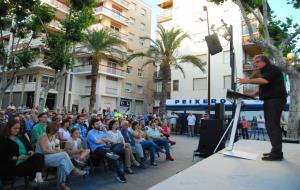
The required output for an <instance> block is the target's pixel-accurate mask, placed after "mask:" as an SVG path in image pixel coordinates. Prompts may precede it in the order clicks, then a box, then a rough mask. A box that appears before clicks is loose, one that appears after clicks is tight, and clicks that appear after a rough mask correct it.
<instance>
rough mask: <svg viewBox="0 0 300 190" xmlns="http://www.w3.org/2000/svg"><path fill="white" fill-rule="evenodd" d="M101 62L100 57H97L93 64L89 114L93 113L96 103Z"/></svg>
mask: <svg viewBox="0 0 300 190" xmlns="http://www.w3.org/2000/svg"><path fill="white" fill-rule="evenodd" d="M99 61H100V58H99V56H95V58H94V60H93V63H92V71H91V94H90V106H89V113H92V112H93V110H94V107H95V103H96V89H97V77H98V72H99Z"/></svg>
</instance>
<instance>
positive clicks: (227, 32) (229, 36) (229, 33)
mask: <svg viewBox="0 0 300 190" xmlns="http://www.w3.org/2000/svg"><path fill="white" fill-rule="evenodd" d="M221 22H222V24H223V26H222V27H221V28H220V29H222V30H223V31H222V32H220V30H219V33H222V34H221V35H222V36H223V37H224V38H225V39H226V40H228V41H229V44H230V48H229V52H230V67H231V90H233V91H236V83H235V53H234V47H233V29H232V25H230V26H227V24H226V23H225V22H224V20H223V19H222V20H221ZM234 112H235V101H234V102H233V104H232V117H233V116H234Z"/></svg>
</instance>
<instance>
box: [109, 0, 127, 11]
mask: <svg viewBox="0 0 300 190" xmlns="http://www.w3.org/2000/svg"><path fill="white" fill-rule="evenodd" d="M113 1H114V2H115V3H117V4H119V5H121V6H122V7H125V8H126V9H128V8H129V3H128V2H127V1H124V0H113Z"/></svg>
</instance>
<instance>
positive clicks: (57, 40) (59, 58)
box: [44, 33, 74, 71]
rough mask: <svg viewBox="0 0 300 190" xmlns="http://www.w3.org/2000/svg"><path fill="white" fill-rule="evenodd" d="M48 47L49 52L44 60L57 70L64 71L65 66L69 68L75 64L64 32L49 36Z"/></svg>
mask: <svg viewBox="0 0 300 190" xmlns="http://www.w3.org/2000/svg"><path fill="white" fill-rule="evenodd" d="M48 47H49V52H48V53H47V54H46V57H45V60H44V64H45V65H47V66H49V67H51V68H52V69H54V70H55V71H62V69H63V67H64V66H66V68H67V69H69V68H71V67H72V66H73V65H74V59H73V55H72V53H70V52H69V51H68V46H67V42H66V40H65V39H64V35H63V34H60V33H56V34H52V35H51V36H49V39H48Z"/></svg>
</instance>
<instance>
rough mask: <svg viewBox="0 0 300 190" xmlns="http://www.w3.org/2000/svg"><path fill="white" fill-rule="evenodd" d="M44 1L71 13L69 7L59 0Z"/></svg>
mask: <svg viewBox="0 0 300 190" xmlns="http://www.w3.org/2000/svg"><path fill="white" fill-rule="evenodd" d="M42 2H43V3H46V4H48V5H50V6H51V7H53V8H55V9H58V10H60V11H62V12H64V13H69V7H68V6H67V5H65V4H63V3H61V2H59V1H57V0H42Z"/></svg>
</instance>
